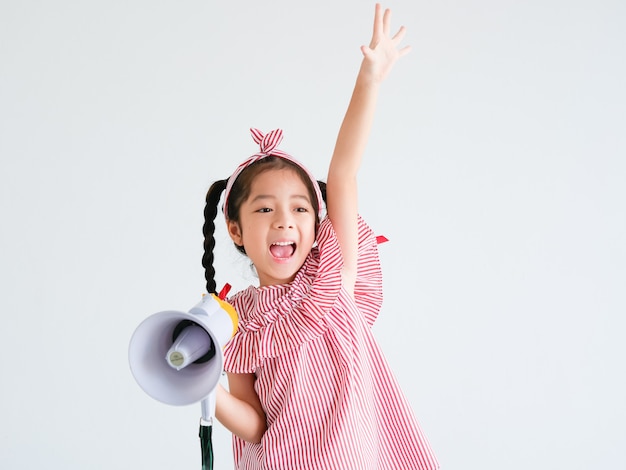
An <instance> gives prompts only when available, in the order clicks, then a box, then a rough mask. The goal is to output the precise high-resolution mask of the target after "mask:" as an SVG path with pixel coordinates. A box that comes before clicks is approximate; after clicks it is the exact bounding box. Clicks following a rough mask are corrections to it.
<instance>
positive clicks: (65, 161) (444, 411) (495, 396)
mask: <svg viewBox="0 0 626 470" xmlns="http://www.w3.org/2000/svg"><path fill="white" fill-rule="evenodd" d="M390 6H391V7H392V8H393V9H394V15H395V17H394V18H395V21H394V23H395V25H396V26H399V25H400V23H403V24H405V25H407V27H408V28H409V34H408V36H407V40H406V42H407V43H410V44H412V45H413V46H414V51H413V52H412V53H411V54H410V55H409V56H408V57H407V58H406V59H405V60H403V61H402V62H401V63H399V64H398V65H397V67H396V69H395V70H394V72H393V74H392V76H391V77H390V78H389V80H388V82H387V83H386V84H385V86H384V89H383V91H382V94H381V100H380V106H379V111H378V115H377V120H376V123H375V129H374V131H373V135H372V138H371V145H370V146H369V147H368V151H367V155H366V158H365V161H364V164H363V169H362V173H361V183H362V213H363V214H364V215H365V217H366V218H367V220H368V221H369V222H370V224H371V225H372V226H373V227H374V228H375V230H377V231H378V232H380V233H384V234H385V235H387V236H388V238H390V240H391V243H389V244H387V245H384V246H382V247H381V252H382V257H383V264H384V269H385V280H386V291H385V292H386V301H385V305H384V310H383V312H382V314H381V317H380V318H379V321H378V323H377V325H376V333H377V335H378V337H379V338H380V341H381V343H382V344H383V347H384V348H385V350H386V352H387V355H388V359H389V361H390V362H391V364H392V366H393V368H394V370H395V371H396V373H397V375H398V378H399V380H400V381H401V383H402V384H403V387H404V390H405V391H406V393H407V395H408V396H409V398H410V401H411V403H412V404H413V406H414V408H415V410H416V413H417V415H418V416H419V418H420V421H421V423H422V426H423V427H424V429H425V430H426V432H427V434H428V436H429V437H430V439H431V441H432V444H433V446H434V447H435V449H436V451H437V453H438V456H439V458H440V460H441V463H442V464H443V467H444V468H447V469H481V470H486V469H498V470H501V469H507V470H516V469H520V470H521V469H527V468H535V469H560V468H567V469H591V468H594V469H596V468H604V469H617V468H626V452H625V451H624V442H625V441H626V425H625V424H624V423H625V422H626V406H625V404H624V398H623V397H624V396H626V379H625V377H626V374H625V370H624V357H626V347H625V346H624V341H623V336H624V327H625V321H624V314H625V313H626V299H625V294H624V291H625V286H626V268H625V265H626V243H625V242H624V240H626V214H625V201H626V189H625V187H626V178H625V177H626V164H625V162H624V157H625V156H626V137H625V134H626V133H625V129H626V114H625V111H624V109H626V92H625V87H624V83H626V64H625V59H624V58H625V57H626V33H625V32H624V31H626V20H625V18H626V4H625V3H624V2H621V1H619V0H615V1H609V0H597V1H591V0H588V1H585V0H573V1H568V2H565V1H558V0H544V1H526V2H521V1H513V0H505V1H495V0H470V1H460V0H444V1H438V2H425V1H417V2H416V1H409V0H396V1H395V2H394V3H392V4H391V5H390ZM372 11H373V3H371V2H369V1H367V2H365V1H357V0H349V1H344V2H335V1H330V0H321V1H318V2H309V3H304V2H290V1H286V0H273V1H272V2H259V1H252V0H245V1H240V2H219V3H218V2H207V1H204V2H200V1H194V0H188V1H178V2H175V1H163V0H159V1H154V0H151V1H147V0H144V1H140V0H131V1H119V0H112V1H107V2H104V1H92V2H80V1H71V0H59V1H56V2H36V1H32V0H20V1H18V0H13V1H11V0H2V1H1V2H0V158H1V160H0V162H1V163H0V194H1V199H0V220H1V224H2V228H1V231H0V246H1V247H2V248H1V252H0V253H1V254H0V270H1V274H0V276H1V277H0V281H1V284H0V285H1V286H2V287H1V289H2V295H1V297H0V312H1V314H2V321H3V325H2V328H1V331H2V335H1V336H2V348H1V349H2V355H3V357H4V360H3V361H2V369H1V370H2V375H1V377H2V379H1V380H2V384H1V388H0V398H1V400H0V468H3V469H12V470H19V469H32V468H43V467H44V466H45V467H46V468H59V469H61V468H62V469H86V468H89V469H111V468H115V469H133V468H152V469H171V468H178V469H183V468H186V469H191V468H199V464H200V454H199V452H200V451H199V447H198V440H197V431H198V428H197V425H198V418H199V413H200V409H199V406H189V407H183V408H176V407H169V406H166V405H162V404H161V403H158V402H156V401H154V400H152V399H151V398H149V397H148V396H147V395H145V394H144V393H143V392H142V391H141V390H140V388H139V387H138V385H137V384H136V383H135V381H134V379H133V377H132V376H131V374H130V371H129V368H128V363H127V347H128V342H129V339H130V336H131V334H132V332H133V331H134V329H135V327H136V326H137V325H138V324H139V323H140V322H141V320H143V319H144V318H145V317H146V316H148V315H149V314H151V313H153V312H156V311H159V310H165V309H179V310H187V309H188V308H190V307H191V306H192V305H193V304H195V303H196V301H197V300H199V298H200V296H201V294H202V292H203V289H204V283H203V271H202V268H201V265H200V258H201V256H202V235H201V226H202V221H203V220H202V210H203V199H204V194H205V192H206V189H207V188H208V186H209V184H210V182H211V181H212V180H214V179H217V178H224V177H226V176H228V175H229V174H230V172H231V171H232V170H233V169H234V167H235V166H236V165H237V164H238V163H239V162H240V161H241V160H242V159H243V158H245V157H247V156H248V155H250V154H251V153H253V152H254V151H255V145H254V143H253V142H252V140H251V139H250V138H249V134H248V128H249V127H251V126H255V127H259V128H261V129H264V130H269V129H272V128H275V127H282V128H284V130H285V140H284V141H283V146H282V147H283V148H284V149H285V150H287V151H290V152H291V153H293V154H294V155H296V156H297V157H298V158H299V159H301V160H302V161H304V162H306V163H307V164H308V165H309V166H310V167H311V169H312V170H313V171H314V172H315V173H316V174H317V175H318V177H320V178H324V177H325V168H326V165H327V162H328V160H329V156H330V153H331V151H332V146H333V144H334V139H335V136H336V132H337V130H338V126H339V123H340V121H341V118H342V115H343V111H344V109H345V107H346V105H347V101H348V98H349V94H350V91H351V87H352V84H353V80H354V77H355V74H356V71H357V68H358V64H359V61H360V52H359V49H358V47H359V46H360V45H361V44H362V43H367V42H368V41H369V35H370V28H371V17H372ZM221 237H222V238H221V239H220V241H218V243H219V244H218V256H219V259H218V262H219V263H218V278H219V282H220V283H224V282H230V283H232V284H233V285H234V286H235V287H236V288H241V287H244V286H245V285H247V284H248V283H249V282H250V280H251V279H250V275H249V271H248V268H247V265H246V262H245V260H242V259H241V258H239V257H238V256H237V255H236V254H235V252H234V250H233V249H232V248H231V247H230V244H229V243H227V242H226V240H225V236H224V234H223V233H222V234H221ZM216 433H217V436H216V438H215V442H216V447H217V448H218V449H217V452H218V455H217V464H216V468H217V469H225V468H230V462H231V461H232V459H231V457H230V438H229V435H228V433H227V432H226V431H225V430H224V429H223V428H221V427H218V429H217V430H216Z"/></svg>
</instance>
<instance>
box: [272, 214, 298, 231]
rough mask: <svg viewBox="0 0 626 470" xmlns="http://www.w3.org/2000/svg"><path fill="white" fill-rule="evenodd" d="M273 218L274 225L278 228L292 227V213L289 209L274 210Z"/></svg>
mask: <svg viewBox="0 0 626 470" xmlns="http://www.w3.org/2000/svg"><path fill="white" fill-rule="evenodd" d="M275 214H276V217H275V218H274V227H276V228H278V229H283V230H284V229H287V228H293V227H294V220H293V214H292V213H291V211H289V210H282V209H281V210H276V211H275Z"/></svg>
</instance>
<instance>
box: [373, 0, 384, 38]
mask: <svg viewBox="0 0 626 470" xmlns="http://www.w3.org/2000/svg"><path fill="white" fill-rule="evenodd" d="M381 11H382V7H381V6H380V3H377V4H376V7H375V9H374V37H376V36H377V35H379V34H380V32H381V31H382V30H383V16H382V15H381Z"/></svg>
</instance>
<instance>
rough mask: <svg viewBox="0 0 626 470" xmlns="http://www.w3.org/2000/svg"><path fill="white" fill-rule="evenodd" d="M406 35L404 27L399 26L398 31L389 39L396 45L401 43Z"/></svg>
mask: <svg viewBox="0 0 626 470" xmlns="http://www.w3.org/2000/svg"><path fill="white" fill-rule="evenodd" d="M405 34H406V28H405V27H404V26H400V29H399V30H398V32H397V33H396V34H395V35H394V36H393V37H392V38H391V40H392V41H394V42H395V43H396V44H397V43H399V42H400V41H402V39H403V38H404V36H405Z"/></svg>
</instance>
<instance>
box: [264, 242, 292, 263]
mask: <svg viewBox="0 0 626 470" xmlns="http://www.w3.org/2000/svg"><path fill="white" fill-rule="evenodd" d="M295 251H296V244H295V243H294V242H276V243H272V244H271V245H270V253H272V256H273V257H274V258H278V259H287V258H290V257H291V256H292V255H293V254H294V252H295Z"/></svg>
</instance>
